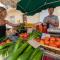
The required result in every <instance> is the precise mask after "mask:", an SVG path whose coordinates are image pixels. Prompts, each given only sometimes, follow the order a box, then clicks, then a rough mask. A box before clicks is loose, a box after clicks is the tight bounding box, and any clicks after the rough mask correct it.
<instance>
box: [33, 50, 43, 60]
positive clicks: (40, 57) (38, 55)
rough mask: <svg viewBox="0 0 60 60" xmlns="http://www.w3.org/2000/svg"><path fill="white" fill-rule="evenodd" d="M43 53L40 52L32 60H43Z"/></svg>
mask: <svg viewBox="0 0 60 60" xmlns="http://www.w3.org/2000/svg"><path fill="white" fill-rule="evenodd" d="M42 55H43V53H42V52H41V51H39V52H38V53H37V54H36V55H35V57H34V58H33V59H32V60H42Z"/></svg>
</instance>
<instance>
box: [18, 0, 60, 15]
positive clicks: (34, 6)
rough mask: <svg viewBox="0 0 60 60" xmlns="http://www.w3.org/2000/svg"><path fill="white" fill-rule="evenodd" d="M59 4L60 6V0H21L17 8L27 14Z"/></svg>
mask: <svg viewBox="0 0 60 60" xmlns="http://www.w3.org/2000/svg"><path fill="white" fill-rule="evenodd" d="M57 6H60V0H21V1H20V2H18V3H17V10H20V11H22V12H23V13H26V14H27V15H34V14H35V13H38V12H40V11H42V10H44V9H47V8H49V7H57Z"/></svg>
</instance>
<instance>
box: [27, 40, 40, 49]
mask: <svg viewBox="0 0 60 60" xmlns="http://www.w3.org/2000/svg"><path fill="white" fill-rule="evenodd" d="M28 43H29V44H30V45H31V46H33V47H34V48H38V47H39V46H40V44H39V43H38V42H36V41H35V40H29V41H28Z"/></svg>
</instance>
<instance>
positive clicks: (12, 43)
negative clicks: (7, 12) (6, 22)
mask: <svg viewBox="0 0 60 60" xmlns="http://www.w3.org/2000/svg"><path fill="white" fill-rule="evenodd" d="M33 4H35V5H33ZM57 6H60V1H59V0H52V1H49V0H42V1H41V0H35V1H32V0H21V1H19V2H18V3H17V10H20V11H22V12H23V23H22V24H20V26H18V27H16V28H14V29H16V30H13V32H12V33H13V34H12V35H10V36H7V37H3V38H1V40H2V39H3V41H2V42H1V43H0V54H1V55H2V56H3V57H4V59H6V60H44V59H45V60H46V59H47V60H49V59H50V60H54V59H57V60H58V59H59V60H60V33H59V32H60V29H58V28H55V29H51V30H50V29H48V30H47V27H46V26H45V25H44V24H43V23H39V24H37V25H36V24H33V25H32V26H28V25H27V15H34V14H35V13H38V12H40V11H42V10H44V9H47V8H49V7H57ZM28 28H31V30H30V31H27V29H28ZM28 30H29V29H28ZM10 33H11V31H10ZM14 33H15V34H14ZM44 56H49V58H48V57H45V58H44Z"/></svg>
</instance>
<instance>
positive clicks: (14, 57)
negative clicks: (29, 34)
mask: <svg viewBox="0 0 60 60" xmlns="http://www.w3.org/2000/svg"><path fill="white" fill-rule="evenodd" d="M27 46H28V43H24V44H22V46H21V47H20V48H19V49H18V50H16V52H13V53H12V54H11V56H9V57H8V58H7V60H17V58H18V56H19V55H20V54H22V52H23V51H24V49H25V48H26V47H27Z"/></svg>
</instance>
